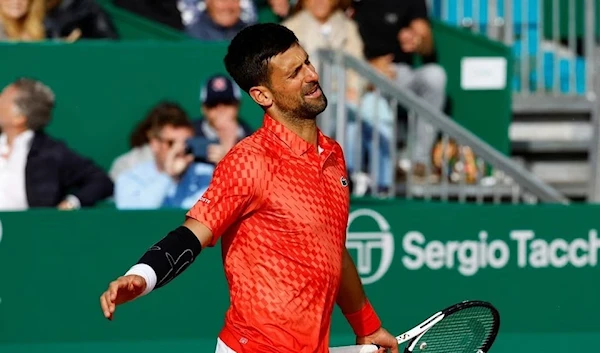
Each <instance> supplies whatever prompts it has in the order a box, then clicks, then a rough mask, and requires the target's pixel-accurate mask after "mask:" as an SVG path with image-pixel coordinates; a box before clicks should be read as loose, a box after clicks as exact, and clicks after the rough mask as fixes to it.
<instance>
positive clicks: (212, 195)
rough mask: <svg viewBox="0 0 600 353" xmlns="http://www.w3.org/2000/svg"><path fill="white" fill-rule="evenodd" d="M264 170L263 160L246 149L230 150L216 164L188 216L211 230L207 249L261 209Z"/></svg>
mask: <svg viewBox="0 0 600 353" xmlns="http://www.w3.org/2000/svg"><path fill="white" fill-rule="evenodd" d="M265 170H266V169H265V166H264V161H263V158H261V156H259V155H257V154H255V153H251V152H249V151H246V150H245V149H235V150H232V151H231V152H230V153H229V154H227V155H226V156H225V158H223V160H221V162H220V163H219V164H218V165H217V167H216V169H215V172H214V174H213V178H212V180H211V182H210V184H209V186H208V189H207V190H206V192H205V193H204V194H203V195H202V196H201V197H200V198H199V199H198V201H197V202H196V204H195V205H194V206H193V207H192V208H191V209H190V210H189V211H188V213H187V217H189V218H192V219H195V220H197V221H198V222H200V223H202V224H204V225H205V226H206V227H208V229H210V231H211V232H212V235H213V237H212V241H211V243H210V244H209V246H214V245H215V244H216V243H217V241H218V240H219V238H220V237H221V236H222V235H223V234H224V233H225V232H226V231H227V229H228V228H229V227H230V226H231V225H232V224H233V223H235V222H236V221H237V220H239V219H240V218H242V217H244V216H246V215H247V214H249V213H250V212H252V211H253V210H255V209H257V208H258V207H259V206H260V203H261V199H262V194H263V190H264V185H262V182H263V181H264V180H265V176H263V175H262V174H264V172H265Z"/></svg>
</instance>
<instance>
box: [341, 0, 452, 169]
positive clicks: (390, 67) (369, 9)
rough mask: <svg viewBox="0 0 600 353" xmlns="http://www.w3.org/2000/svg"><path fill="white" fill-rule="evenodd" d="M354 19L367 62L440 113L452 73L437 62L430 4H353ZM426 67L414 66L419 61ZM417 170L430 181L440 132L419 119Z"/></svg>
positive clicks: (387, 0) (389, 0) (384, 0)
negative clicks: (419, 59)
mask: <svg viewBox="0 0 600 353" xmlns="http://www.w3.org/2000/svg"><path fill="white" fill-rule="evenodd" d="M353 11H354V19H355V20H356V22H357V23H358V27H359V31H360V34H361V36H362V38H363V41H364V43H365V49H364V53H365V57H366V58H367V60H369V61H370V62H371V64H372V65H373V66H374V67H375V68H377V69H378V70H380V71H381V72H383V73H385V74H387V75H388V76H389V77H390V78H391V79H393V80H395V81H396V82H397V83H398V84H399V85H400V86H402V87H406V88H408V89H410V90H412V91H413V92H414V93H415V94H416V95H418V96H420V97H421V98H423V99H424V100H425V101H427V102H428V103H429V104H431V105H432V106H433V107H435V108H436V109H439V110H442V109H443V106H444V104H445V99H446V72H445V71H444V69H443V68H442V67H441V66H439V65H438V64H436V63H434V62H433V60H432V59H433V58H434V54H435V53H434V45H433V36H432V30H431V26H430V23H429V19H428V14H427V5H426V1H425V0H406V1H397V0H380V1H360V0H354V1H353ZM416 55H420V56H422V57H423V58H424V62H425V65H423V66H421V67H414V66H413V64H414V62H415V56H416ZM416 134H417V136H416V137H415V139H414V141H416V145H415V146H414V149H413V154H414V155H413V156H412V159H413V161H415V165H413V166H412V168H413V172H414V173H415V175H416V176H423V177H424V176H425V171H426V170H427V169H428V166H429V165H430V162H431V158H430V156H431V154H430V153H431V148H432V147H433V143H434V142H435V138H436V131H435V130H434V128H433V127H432V126H431V125H429V124H428V123H426V122H425V120H424V119H421V118H418V119H417V127H416Z"/></svg>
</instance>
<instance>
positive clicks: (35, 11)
mask: <svg viewBox="0 0 600 353" xmlns="http://www.w3.org/2000/svg"><path fill="white" fill-rule="evenodd" d="M45 1H46V0H0V40H11V41H38V40H43V39H44V38H45V37H46V35H45V32H44V14H45V12H46V6H45V5H46V3H45Z"/></svg>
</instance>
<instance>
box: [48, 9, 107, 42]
mask: <svg viewBox="0 0 600 353" xmlns="http://www.w3.org/2000/svg"><path fill="white" fill-rule="evenodd" d="M44 25H45V27H46V33H47V35H48V37H49V38H65V37H67V36H68V35H69V34H71V32H72V31H73V30H74V29H76V28H79V29H80V30H81V38H82V39H118V38H119V35H118V33H117V29H116V27H115V25H114V23H113V21H112V19H111V18H110V16H109V15H108V14H107V13H106V12H105V11H104V9H103V8H102V7H101V6H100V5H98V3H96V1H94V0H62V1H61V2H60V4H58V5H57V6H56V7H55V8H53V9H52V10H50V11H49V12H48V14H46V18H45V19H44Z"/></svg>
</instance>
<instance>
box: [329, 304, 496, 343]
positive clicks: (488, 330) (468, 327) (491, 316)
mask: <svg viewBox="0 0 600 353" xmlns="http://www.w3.org/2000/svg"><path fill="white" fill-rule="evenodd" d="M499 328H500V314H499V313H498V310H496V308H494V306H492V304H490V303H488V302H484V301H463V302H461V303H458V304H454V305H452V306H450V307H448V308H446V309H444V310H442V311H439V312H437V313H435V314H434V315H432V316H431V317H430V318H428V319H427V320H425V321H423V322H422V323H421V324H419V325H418V326H416V327H414V328H412V329H411V330H409V331H406V332H405V333H403V334H401V335H399V336H397V337H396V340H397V341H398V344H399V345H400V344H403V343H406V346H405V348H404V353H488V351H489V349H490V347H492V344H493V343H494V340H495V339H496V335H497V334H498V330H499ZM378 349H379V347H378V346H376V345H358V346H345V347H333V348H330V349H329V352H330V353H372V352H376V351H377V350H378Z"/></svg>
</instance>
